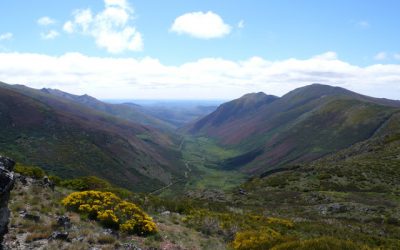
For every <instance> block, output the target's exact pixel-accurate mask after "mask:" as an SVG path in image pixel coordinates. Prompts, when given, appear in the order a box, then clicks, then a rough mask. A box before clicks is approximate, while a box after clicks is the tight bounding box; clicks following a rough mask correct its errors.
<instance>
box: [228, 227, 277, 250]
mask: <svg viewBox="0 0 400 250" xmlns="http://www.w3.org/2000/svg"><path fill="white" fill-rule="evenodd" d="M283 239H284V238H283V237H282V235H281V234H280V233H278V232H277V231H275V230H272V229H270V228H263V229H261V230H246V231H240V232H237V233H236V235H235V239H234V240H233V242H232V246H233V248H234V249H237V250H253V249H254V250H255V249H270V248H271V247H273V246H275V245H276V244H278V243H281V242H282V241H283Z"/></svg>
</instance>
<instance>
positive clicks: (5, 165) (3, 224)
mask: <svg viewBox="0 0 400 250" xmlns="http://www.w3.org/2000/svg"><path fill="white" fill-rule="evenodd" d="M14 165H15V162H14V161H13V160H11V159H9V158H7V157H3V156H0V249H2V245H1V244H2V242H3V236H4V235H5V234H6V233H7V232H8V222H9V216H10V210H8V200H9V198H10V191H11V189H12V188H13V187H14V181H15V178H14V173H13V172H12V171H13V168H14Z"/></svg>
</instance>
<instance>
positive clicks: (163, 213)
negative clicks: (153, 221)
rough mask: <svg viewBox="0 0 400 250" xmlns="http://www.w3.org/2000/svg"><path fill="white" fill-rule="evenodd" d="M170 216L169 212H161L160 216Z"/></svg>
mask: <svg viewBox="0 0 400 250" xmlns="http://www.w3.org/2000/svg"><path fill="white" fill-rule="evenodd" d="M170 214H171V212H170V211H164V212H161V215H170Z"/></svg>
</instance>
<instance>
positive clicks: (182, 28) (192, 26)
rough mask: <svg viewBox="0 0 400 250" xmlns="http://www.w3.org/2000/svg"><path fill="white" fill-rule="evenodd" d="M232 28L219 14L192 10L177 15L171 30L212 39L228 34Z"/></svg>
mask: <svg viewBox="0 0 400 250" xmlns="http://www.w3.org/2000/svg"><path fill="white" fill-rule="evenodd" d="M231 29H232V28H231V27H230V26H229V25H228V24H226V23H224V20H222V18H221V17H220V16H219V15H217V14H215V13H213V12H211V11H208V12H191V13H186V14H183V15H182V16H179V17H177V18H176V19H175V21H174V23H173V24H172V26H171V28H170V31H173V32H176V33H178V34H188V35H190V36H193V37H196V38H202V39H211V38H219V37H223V36H226V35H228V34H229V33H230V32H231Z"/></svg>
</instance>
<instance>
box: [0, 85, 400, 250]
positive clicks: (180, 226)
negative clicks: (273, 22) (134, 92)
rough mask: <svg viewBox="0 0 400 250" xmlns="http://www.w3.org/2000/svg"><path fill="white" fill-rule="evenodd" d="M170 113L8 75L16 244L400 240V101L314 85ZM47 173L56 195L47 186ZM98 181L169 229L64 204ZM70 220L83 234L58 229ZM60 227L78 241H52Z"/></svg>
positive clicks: (2, 135)
mask: <svg viewBox="0 0 400 250" xmlns="http://www.w3.org/2000/svg"><path fill="white" fill-rule="evenodd" d="M159 108H160V107H156V106H153V107H152V106H148V107H144V108H143V107H141V106H139V105H136V104H132V103H128V104H127V103H125V104H115V103H114V104H111V103H106V102H102V101H100V100H97V99H95V98H93V97H90V96H87V95H84V96H76V95H71V94H68V93H65V92H61V91H58V90H55V89H41V90H38V89H32V88H28V87H25V86H21V85H8V84H5V83H1V85H0V125H1V130H0V155H5V156H8V157H11V158H13V159H14V160H15V161H16V162H17V165H16V168H15V171H16V172H17V173H18V179H16V188H15V189H14V191H12V193H11V198H10V208H11V212H12V213H11V222H10V229H11V233H10V234H9V236H6V240H5V242H6V243H5V244H6V246H9V247H11V248H14V247H15V248H16V249H28V248H29V247H35V248H38V249H55V248H57V247H65V248H62V249H87V248H88V247H96V248H101V249H398V247H400V238H399V235H400V199H399V195H400V176H399V167H400V157H399V156H400V101H394V100H388V99H377V98H372V97H367V96H363V95H360V94H357V93H354V92H351V91H348V90H346V89H342V88H338V87H331V86H328V85H322V84H313V85H309V86H306V87H302V88H299V89H296V90H293V91H291V92H289V93H288V94H286V95H284V96H282V97H276V96H270V95H266V94H264V93H253V94H247V95H245V96H243V97H241V98H239V99H236V100H233V101H230V102H226V103H223V104H221V105H220V106H218V107H207V108H204V107H203V106H202V107H198V106H196V107H181V108H179V109H177V107H176V106H171V107H169V108H168V107H166V106H164V107H162V109H159ZM158 109H159V110H158ZM168 109H169V110H168ZM175 109H177V110H175ZM149 110H151V111H149ZM199 110H202V111H201V115H200V113H199ZM174 112H176V113H177V114H176V115H175V116H173V117H175V118H173V119H172V118H171V119H166V117H170V116H169V114H172V113H174ZM180 112H184V114H182V115H179V114H180ZM203 112H204V113H203ZM155 114H157V115H155ZM160 114H164V116H162V115H160ZM188 117H192V118H193V117H194V118H193V119H194V120H191V119H189V118H188ZM183 121H185V122H183ZM37 173H39V174H37ZM44 175H48V176H50V179H51V180H53V181H54V182H55V186H56V187H55V191H50V190H49V189H48V188H47V187H45V186H43V185H42V184H40V183H42V180H41V179H42V178H43V177H44ZM26 178H27V179H28V181H27V184H26V183H25V184H24V181H22V180H25V179H26ZM93 190H96V191H99V192H112V193H114V194H116V195H118V196H120V197H121V198H122V199H125V200H127V201H130V202H133V203H134V204H137V205H138V206H139V207H140V208H142V209H143V210H144V211H146V212H147V213H149V214H150V215H151V217H152V220H154V222H155V225H157V228H158V231H157V232H156V233H154V234H153V233H151V234H149V235H147V236H145V235H137V234H133V235H131V234H126V233H124V232H119V231H118V229H121V228H122V227H121V226H117V227H111V226H107V224H104V223H102V222H101V221H99V222H96V221H95V220H99V218H98V216H97V215H96V216H97V219H95V220H93V218H91V217H90V216H89V215H90V213H89V214H81V212H80V210H68V208H66V207H63V206H61V205H60V203H59V202H60V200H61V199H63V197H66V196H67V195H69V194H71V192H86V191H93ZM43 199H45V200H47V203H48V204H47V205H44V206H40V204H38V202H37V201H38V200H43ZM24 202H27V204H28V205H27V206H24V205H23V204H24ZM49 207H52V208H51V209H50V210H49ZM21 210H27V211H26V212H25V213H31V214H34V215H37V216H39V217H40V219H39V220H40V221H42V222H43V223H44V226H43V227H40V228H38V227H37V226H36V227H35V226H34V225H32V223H31V222H29V221H26V220H24V219H23V218H21V217H20V215H19V211H21ZM108 210H109V211H114V210H115V211H117V209H116V208H115V209H114V208H112V209H111V210H110V209H108ZM100 212H101V211H99V212H98V213H99V215H100ZM62 215H66V216H68V217H69V218H72V219H71V220H72V224H73V225H74V227H73V228H75V229H79V230H80V232H81V234H84V235H85V236H84V238H83V239H81V240H79V239H78V236H77V235H75V234H74V233H73V230H75V229H68V228H64V229H62V228H60V227H57V226H55V225H53V224H54V222H52V221H54V220H55V218H56V217H57V216H62ZM96 216H95V217H94V218H96ZM52 223H53V224H52ZM108 225H109V224H108ZM104 227H105V228H108V229H110V230H111V229H112V230H115V232H113V233H109V231H104V230H108V229H104ZM54 230H61V231H65V232H68V233H69V234H68V236H67V237H68V239H69V241H67V242H63V241H62V240H55V241H49V240H48V239H49V238H48V237H49V235H51V234H52V233H53V232H54ZM34 231H35V232H34ZM110 232H111V231H110ZM35 237H36V238H35ZM248 239H251V240H248ZM16 242H18V244H19V245H18V246H17V245H16V244H17V243H16ZM129 244H131V245H129ZM135 247H136V248H135ZM313 247H314V248H313Z"/></svg>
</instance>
